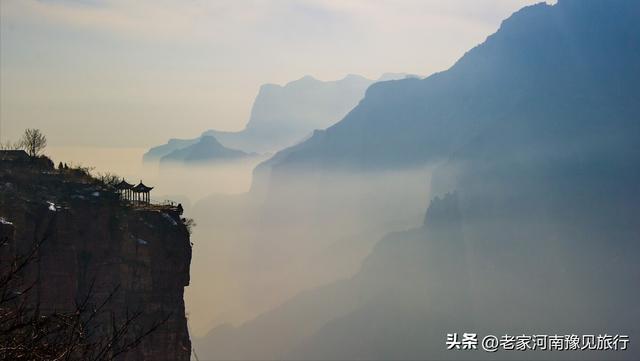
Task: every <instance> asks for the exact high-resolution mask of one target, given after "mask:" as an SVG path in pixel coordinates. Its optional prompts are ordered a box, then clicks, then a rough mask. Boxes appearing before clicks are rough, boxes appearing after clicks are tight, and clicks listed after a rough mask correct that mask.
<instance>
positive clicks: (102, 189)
mask: <svg viewBox="0 0 640 361" xmlns="http://www.w3.org/2000/svg"><path fill="white" fill-rule="evenodd" d="M0 217H1V219H2V222H0V236H1V239H2V240H3V250H2V252H3V258H4V259H7V257H10V256H11V253H14V254H24V253H25V252H27V251H28V250H29V249H30V247H31V246H32V245H33V244H34V242H35V243H40V247H39V248H38V251H37V262H34V263H33V264H32V265H31V266H30V268H29V270H28V274H29V278H32V279H33V280H35V281H36V287H35V289H34V290H33V291H32V292H35V293H34V294H35V296H36V298H37V300H38V304H39V306H40V309H41V310H42V311H44V312H49V311H51V312H56V311H68V310H73V309H74V307H76V304H77V302H79V301H80V300H82V299H84V298H86V297H87V296H89V298H90V302H92V303H95V304H101V303H103V302H104V303H105V306H104V309H103V311H104V313H106V314H108V315H109V319H111V318H112V319H113V320H118V319H126V317H127V315H132V314H136V313H140V314H139V317H137V318H136V319H135V321H134V322H133V323H132V326H131V327H132V331H136V330H137V331H140V330H145V329H149V328H150V327H152V326H153V325H157V324H159V327H158V328H157V329H155V330H154V331H153V332H151V333H150V334H149V335H148V336H145V337H144V338H142V341H141V343H140V344H139V345H138V346H137V347H135V348H134V349H133V350H131V351H130V352H127V353H125V354H123V355H122V356H121V359H123V360H189V358H190V350H191V342H190V339H189V334H188V330H187V320H186V316H185V306H184V300H183V292H184V287H185V286H187V285H188V284H189V266H190V262H191V244H190V241H189V230H188V228H187V226H186V225H185V224H184V222H183V219H181V218H180V212H179V211H178V210H177V209H176V208H172V207H166V206H154V205H149V206H145V207H133V206H131V205H129V204H125V203H123V202H122V201H120V200H119V198H118V196H117V194H116V193H114V192H113V191H112V190H111V189H110V187H108V186H106V185H104V184H102V183H101V182H99V181H97V180H95V179H93V178H91V177H90V176H88V175H86V174H83V172H82V171H79V170H62V171H56V170H54V169H53V168H52V167H43V166H41V165H40V166H29V165H16V164H11V163H7V162H5V163H3V164H2V167H1V168H0ZM107 300H108V302H105V301H107ZM103 321H104V322H102V321H101V322H100V323H98V324H96V325H95V326H96V327H95V329H94V331H96V332H97V333H99V332H100V330H99V329H101V328H104V329H106V330H108V329H109V328H110V327H112V326H111V324H109V323H108V322H107V319H104V320H103ZM132 334H133V332H132Z"/></svg>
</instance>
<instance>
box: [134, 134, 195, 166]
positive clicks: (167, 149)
mask: <svg viewBox="0 0 640 361" xmlns="http://www.w3.org/2000/svg"><path fill="white" fill-rule="evenodd" d="M199 139H200V138H195V139H175V138H174V139H169V141H168V142H167V144H163V145H159V146H156V147H153V148H151V149H149V151H147V152H146V153H145V154H144V155H143V156H142V161H143V162H157V161H159V160H160V158H162V157H164V156H166V155H168V154H169V153H171V152H173V151H176V150H180V149H182V148H186V147H188V146H190V145H193V144H195V143H197V142H198V140H199Z"/></svg>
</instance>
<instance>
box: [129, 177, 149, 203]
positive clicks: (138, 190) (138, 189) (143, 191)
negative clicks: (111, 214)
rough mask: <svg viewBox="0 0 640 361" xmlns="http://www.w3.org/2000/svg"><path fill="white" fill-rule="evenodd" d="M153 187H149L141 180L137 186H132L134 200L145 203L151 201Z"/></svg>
mask: <svg viewBox="0 0 640 361" xmlns="http://www.w3.org/2000/svg"><path fill="white" fill-rule="evenodd" d="M152 189H153V187H147V186H146V185H144V184H143V183H142V181H140V183H138V185H137V186H135V187H133V188H131V191H132V192H133V199H132V201H134V202H138V203H144V204H149V203H151V196H150V192H151V190H152Z"/></svg>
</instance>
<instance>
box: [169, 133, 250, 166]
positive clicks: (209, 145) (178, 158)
mask: <svg viewBox="0 0 640 361" xmlns="http://www.w3.org/2000/svg"><path fill="white" fill-rule="evenodd" d="M249 156H251V155H250V154H248V153H245V152H243V151H241V150H236V149H229V148H226V147H225V146H223V145H222V144H220V142H218V140H217V139H216V138H215V137H213V136H210V135H207V136H202V137H201V138H200V139H199V140H198V141H197V142H196V143H194V144H192V145H189V146H186V147H184V148H180V149H176V150H173V151H171V152H170V153H169V154H167V155H165V156H163V157H162V158H160V164H166V163H181V164H196V163H211V162H226V161H232V160H239V159H243V158H246V157H249Z"/></svg>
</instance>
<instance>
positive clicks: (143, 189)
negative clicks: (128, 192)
mask: <svg viewBox="0 0 640 361" xmlns="http://www.w3.org/2000/svg"><path fill="white" fill-rule="evenodd" d="M152 189H153V187H147V186H146V185H144V184H143V183H142V181H140V183H138V185H137V186H135V187H133V190H134V191H135V192H149V191H150V190H152Z"/></svg>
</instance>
